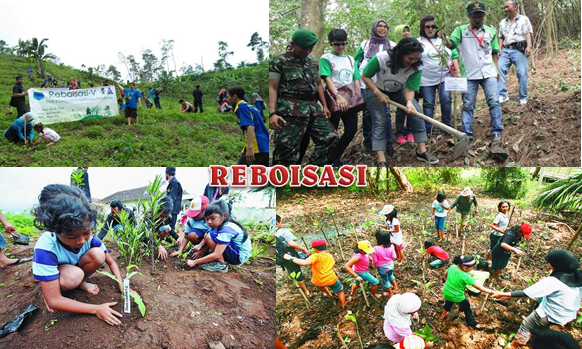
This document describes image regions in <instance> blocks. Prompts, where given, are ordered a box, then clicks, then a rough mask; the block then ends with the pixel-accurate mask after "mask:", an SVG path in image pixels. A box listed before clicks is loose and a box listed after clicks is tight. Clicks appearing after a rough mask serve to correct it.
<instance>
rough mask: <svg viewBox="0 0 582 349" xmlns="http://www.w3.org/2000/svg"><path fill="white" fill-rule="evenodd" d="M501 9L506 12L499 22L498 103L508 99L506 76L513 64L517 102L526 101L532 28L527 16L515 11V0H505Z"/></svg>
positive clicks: (522, 102)
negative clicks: (517, 92) (516, 81)
mask: <svg viewBox="0 0 582 349" xmlns="http://www.w3.org/2000/svg"><path fill="white" fill-rule="evenodd" d="M503 10H504V11H505V13H506V14H507V18H504V19H503V20H502V21H501V22H500V23H499V47H500V49H501V52H500V53H499V64H498V67H499V78H500V79H499V82H498V84H497V85H498V90H499V103H505V102H507V101H508V100H509V97H508V96H507V86H506V77H507V72H508V71H509V68H510V67H511V65H512V64H513V65H515V71H516V73H517V80H518V82H519V85H518V91H519V103H520V104H521V105H525V104H526V103H527V83H528V68H529V62H528V57H529V56H530V54H531V47H532V38H531V37H532V33H533V29H532V26H531V23H530V21H529V18H527V17H526V16H524V15H520V14H518V13H517V2H515V1H506V2H505V4H504V5H503Z"/></svg>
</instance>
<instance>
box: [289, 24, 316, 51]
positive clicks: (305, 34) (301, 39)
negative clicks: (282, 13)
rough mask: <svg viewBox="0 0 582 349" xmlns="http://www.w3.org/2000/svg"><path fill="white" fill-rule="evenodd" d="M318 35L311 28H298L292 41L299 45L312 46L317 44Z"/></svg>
mask: <svg viewBox="0 0 582 349" xmlns="http://www.w3.org/2000/svg"><path fill="white" fill-rule="evenodd" d="M318 40H319V39H318V38H317V35H315V33H314V32H312V31H311V30H309V29H298V30H296V31H295V32H294V33H293V36H291V41H292V42H294V43H295V45H297V46H299V47H303V48H306V47H310V46H313V45H315V44H317V41H318Z"/></svg>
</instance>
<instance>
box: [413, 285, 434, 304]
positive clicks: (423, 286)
mask: <svg viewBox="0 0 582 349" xmlns="http://www.w3.org/2000/svg"><path fill="white" fill-rule="evenodd" d="M412 282H413V283H415V284H417V285H421V286H422V302H423V303H424V301H425V299H426V294H427V293H428V291H429V289H430V287H431V286H432V285H433V284H434V281H429V282H427V283H426V284H425V283H423V282H420V281H418V280H412Z"/></svg>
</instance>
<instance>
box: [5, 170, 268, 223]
mask: <svg viewBox="0 0 582 349" xmlns="http://www.w3.org/2000/svg"><path fill="white" fill-rule="evenodd" d="M74 169H75V168H73V167H46V168H34V167H2V168H0V193H1V194H0V210H2V211H8V212H20V211H22V210H28V209H30V208H32V206H33V205H34V204H36V203H38V195H39V194H40V192H41V190H42V188H44V186H45V185H48V184H53V183H61V184H67V185H68V184H69V183H70V180H69V178H70V175H71V172H72V171H73V170H74ZM209 173H210V172H209V169H208V168H206V167H178V168H177V170H176V178H177V179H178V180H179V181H180V183H181V184H182V188H183V189H184V190H186V191H187V192H188V193H190V194H199V195H202V194H203V192H204V188H205V187H206V184H207V183H208V178H209ZM164 174H165V167H90V168H89V184H90V187H91V196H92V197H94V198H99V199H102V198H105V197H107V196H109V195H111V194H113V193H115V192H118V191H120V190H127V189H134V188H139V187H144V186H146V185H148V184H149V182H150V181H152V180H153V179H154V178H155V176H156V175H161V176H162V178H163V176H164ZM243 191H245V192H246V190H243ZM267 205H268V198H265V197H263V195H262V194H254V195H252V194H246V196H245V203H244V206H255V207H266V206H267ZM237 206H243V204H237Z"/></svg>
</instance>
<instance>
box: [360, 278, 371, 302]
mask: <svg viewBox="0 0 582 349" xmlns="http://www.w3.org/2000/svg"><path fill="white" fill-rule="evenodd" d="M360 288H361V289H362V294H363V295H364V300H365V301H366V305H367V306H368V307H370V303H369V302H368V296H366V289H365V288H364V283H363V282H360Z"/></svg>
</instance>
